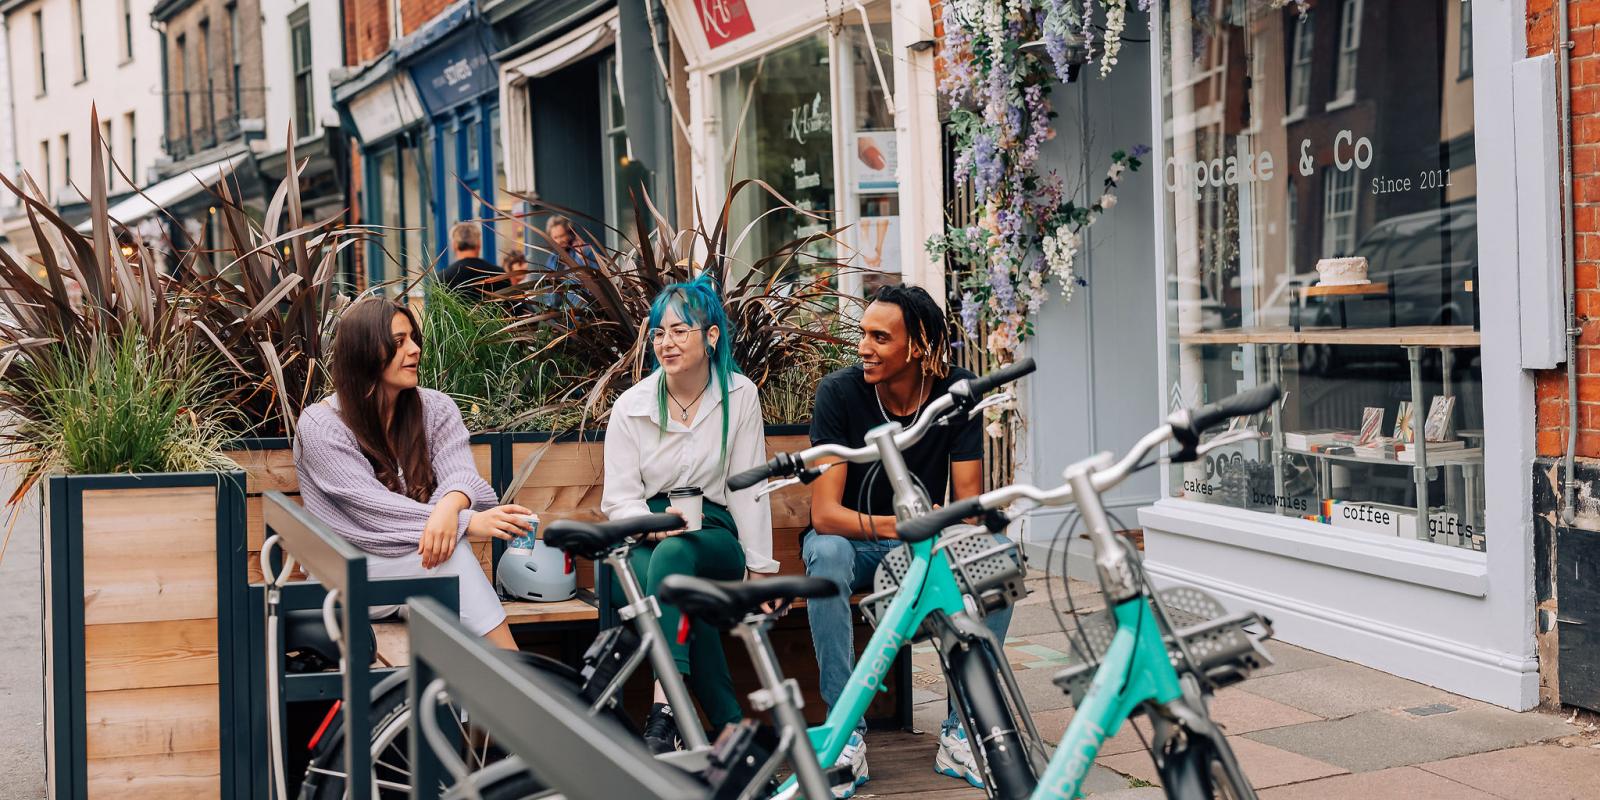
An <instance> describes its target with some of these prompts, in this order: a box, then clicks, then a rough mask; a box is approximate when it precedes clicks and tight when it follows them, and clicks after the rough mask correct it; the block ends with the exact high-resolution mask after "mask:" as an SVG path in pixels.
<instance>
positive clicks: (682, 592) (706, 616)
mask: <svg viewBox="0 0 1600 800" xmlns="http://www.w3.org/2000/svg"><path fill="white" fill-rule="evenodd" d="M656 594H657V595H658V596H659V597H660V598H661V600H662V602H666V603H671V604H673V605H675V606H677V607H678V608H679V609H680V610H682V611H683V613H685V614H687V615H689V616H691V617H694V618H695V619H701V620H705V621H706V622H709V623H711V625H712V626H713V627H715V628H718V629H721V630H727V629H729V628H732V627H733V626H734V625H736V624H738V623H739V621H740V620H742V619H744V618H745V615H747V614H750V613H751V612H753V611H756V610H757V609H759V608H760V607H761V604H762V603H768V602H771V601H773V600H793V599H795V598H800V597H804V598H813V597H830V596H838V594H839V586H838V584H835V583H834V582H833V581H830V580H827V579H826V578H817V577H812V576H810V575H785V576H781V577H776V578H761V579H758V580H753V581H711V580H706V579H705V578H696V577H694V576H692V575H668V576H667V577H666V579H664V580H663V581H661V588H660V589H659V590H658V591H657V592H656Z"/></svg>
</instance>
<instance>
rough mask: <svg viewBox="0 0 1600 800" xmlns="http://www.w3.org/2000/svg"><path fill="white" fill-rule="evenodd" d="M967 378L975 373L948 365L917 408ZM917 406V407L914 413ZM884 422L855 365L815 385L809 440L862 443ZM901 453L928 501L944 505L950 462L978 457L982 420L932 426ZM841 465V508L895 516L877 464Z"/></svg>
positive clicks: (849, 444) (871, 391) (901, 420)
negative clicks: (924, 490) (865, 489)
mask: <svg viewBox="0 0 1600 800" xmlns="http://www.w3.org/2000/svg"><path fill="white" fill-rule="evenodd" d="M971 377H974V376H973V374H972V373H971V372H968V371H966V370H964V369H961V368H960V367H951V368H950V374H949V375H947V376H945V377H943V378H940V379H938V380H937V381H934V382H933V389H932V391H930V392H928V399H927V401H925V402H924V403H923V404H922V407H923V408H927V407H928V404H929V403H931V402H933V401H934V400H936V399H938V398H939V397H940V396H941V395H943V394H944V393H945V392H947V391H949V389H950V385H951V384H953V383H955V382H956V381H959V380H961V379H962V378H971ZM921 411H922V409H918V413H921ZM889 419H892V420H894V421H895V422H898V423H900V424H901V425H902V426H904V427H910V426H911V423H912V422H913V421H914V420H915V416H908V417H898V416H894V415H892V414H891V415H889ZM886 421H887V420H885V418H884V411H882V410H880V407H879V404H878V400H877V398H876V397H875V396H874V389H873V387H871V386H869V385H867V381H866V379H865V378H864V377H862V375H861V366H860V365H859V364H858V365H856V366H852V367H845V368H844V369H841V370H839V371H838V372H835V373H833V374H831V375H829V376H827V377H825V378H823V379H822V382H821V383H818V384H817V404H816V408H815V409H814V411H813V412H812V416H811V443H812V444H813V445H818V444H838V445H844V446H845V447H861V446H862V445H864V444H866V443H867V431H869V430H872V429H873V428H876V427H878V426H879V425H882V424H884V423H885V422H886ZM904 455H905V459H906V466H907V467H910V469H911V472H912V474H913V475H915V476H916V477H917V479H918V480H920V481H922V485H923V487H924V488H926V489H927V490H928V496H929V497H930V498H932V500H933V502H935V503H939V504H943V503H944V499H945V487H946V484H948V483H949V480H950V462H952V461H977V460H979V459H982V458H983V424H982V421H981V420H970V421H968V422H967V423H965V424H963V425H954V426H949V427H945V426H940V427H937V428H933V429H931V430H929V431H928V434H927V435H926V436H924V437H922V441H920V442H917V443H916V444H915V445H913V446H912V447H911V448H910V449H909V450H906V451H905V453H904ZM843 468H844V469H846V470H847V472H846V474H845V481H844V497H843V498H841V499H842V504H843V505H844V507H845V508H848V509H850V510H851V511H857V512H860V513H864V514H872V515H880V516H894V491H893V489H892V488H891V487H890V486H889V479H888V478H887V477H886V476H885V475H884V474H883V470H882V468H881V467H879V466H878V465H876V464H846V465H844V467H843ZM834 469H840V467H834ZM869 476H871V477H872V480H871V483H870V487H869V488H868V490H867V491H866V492H865V493H863V491H862V486H863V484H866V483H867V478H868V477H869Z"/></svg>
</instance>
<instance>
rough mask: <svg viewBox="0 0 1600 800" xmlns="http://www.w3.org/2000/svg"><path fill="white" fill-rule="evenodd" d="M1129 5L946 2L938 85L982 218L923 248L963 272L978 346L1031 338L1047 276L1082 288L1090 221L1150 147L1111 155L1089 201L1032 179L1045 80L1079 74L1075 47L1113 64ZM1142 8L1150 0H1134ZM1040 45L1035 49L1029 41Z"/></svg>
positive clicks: (1108, 0) (1051, 180)
mask: <svg viewBox="0 0 1600 800" xmlns="http://www.w3.org/2000/svg"><path fill="white" fill-rule="evenodd" d="M1128 2H1129V0H1081V2H1077V1H1076V0H946V1H945V4H944V30H945V33H944V40H943V58H944V62H945V69H944V73H943V76H942V77H941V79H940V85H939V89H940V92H941V93H942V94H943V95H944V96H945V97H946V98H947V99H948V100H949V102H950V103H951V105H952V106H953V108H952V109H951V111H950V114H949V123H950V127H951V130H952V132H953V133H954V135H955V137H956V142H957V155H956V162H955V168H954V172H955V175H956V178H957V179H958V180H962V181H965V182H967V183H968V184H969V185H970V186H971V187H972V191H973V196H974V197H975V198H976V199H977V201H978V202H979V203H980V206H981V208H982V209H983V210H982V213H981V214H980V215H979V218H978V220H977V221H976V222H975V223H973V224H971V225H967V226H964V227H958V226H951V227H949V228H947V229H946V230H945V232H944V234H942V235H939V236H934V237H932V238H931V239H929V240H928V243H927V249H928V252H929V254H930V255H932V256H933V257H935V258H940V257H943V256H946V255H948V256H949V257H950V258H951V259H952V260H953V261H954V262H955V263H956V264H957V265H958V266H959V267H960V268H961V269H960V272H961V274H962V275H963V278H962V280H961V282H960V285H959V291H960V296H959V299H958V307H959V312H960V316H961V321H962V325H963V327H964V328H965V329H966V331H967V335H968V338H969V339H972V340H974V341H975V340H976V339H977V336H978V331H979V321H980V320H982V321H983V322H985V323H987V326H986V327H987V328H988V331H989V335H988V338H987V340H986V341H984V342H983V343H982V345H983V346H984V347H985V348H986V349H987V350H989V351H990V352H991V353H994V354H995V355H997V356H999V357H1000V359H1001V360H1003V361H1009V360H1010V359H1011V358H1012V357H1013V356H1014V354H1015V352H1016V350H1017V348H1018V346H1020V345H1021V344H1022V342H1023V341H1024V340H1026V339H1027V338H1028V337H1029V336H1030V335H1032V333H1033V321H1032V318H1033V317H1034V316H1035V315H1037V314H1038V313H1039V310H1040V308H1042V307H1043V305H1044V302H1045V299H1046V297H1047V296H1048V295H1047V291H1046V285H1047V284H1048V283H1049V282H1050V281H1051V280H1054V281H1055V283H1056V285H1057V286H1058V287H1060V291H1061V294H1062V296H1063V297H1064V298H1070V297H1071V295H1072V292H1073V289H1074V288H1075V287H1077V286H1079V285H1085V283H1084V281H1083V280H1082V279H1081V278H1080V277H1078V276H1077V274H1076V272H1075V271H1074V268H1073V267H1074V262H1075V261H1076V258H1077V256H1078V254H1079V252H1080V251H1081V248H1082V243H1083V240H1082V233H1083V230H1084V229H1085V228H1087V227H1088V226H1090V225H1092V224H1094V222H1095V220H1096V219H1098V218H1099V216H1100V215H1101V214H1103V213H1105V212H1106V211H1108V210H1110V209H1111V207H1112V206H1114V205H1116V202H1117V196H1116V189H1117V184H1118V182H1119V181H1120V180H1121V179H1122V176H1123V174H1124V173H1125V172H1127V171H1131V170H1137V169H1138V168H1139V167H1140V165H1141V162H1140V158H1141V157H1143V156H1144V155H1145V154H1146V153H1148V151H1149V149H1148V148H1146V147H1143V146H1140V147H1135V148H1133V149H1132V150H1131V151H1121V150H1119V151H1117V152H1116V153H1113V154H1112V163H1111V166H1110V169H1108V170H1107V172H1106V177H1105V179H1104V180H1103V182H1102V186H1101V194H1100V196H1099V197H1098V198H1097V199H1095V200H1094V201H1093V202H1089V203H1079V202H1077V201H1075V200H1072V199H1068V198H1067V197H1066V194H1067V192H1066V188H1065V187H1064V185H1063V183H1062V180H1061V177H1060V176H1059V175H1057V174H1056V173H1055V172H1053V171H1052V172H1050V173H1048V174H1045V175H1040V174H1038V172H1037V170H1036V169H1035V166H1036V164H1037V163H1038V160H1039V147H1040V145H1041V144H1043V143H1044V142H1046V141H1048V140H1050V139H1052V138H1054V137H1055V131H1054V130H1053V129H1052V128H1051V126H1050V120H1051V118H1052V117H1054V116H1055V114H1054V113H1053V112H1052V111H1051V110H1050V102H1049V99H1048V97H1047V95H1048V94H1049V86H1050V83H1051V81H1052V80H1061V81H1063V82H1065V81H1069V80H1071V79H1072V78H1073V77H1074V76H1075V75H1076V69H1077V66H1076V64H1075V63H1074V61H1075V59H1074V55H1075V54H1083V53H1087V54H1088V60H1089V61H1091V62H1092V61H1093V60H1095V59H1096V58H1098V60H1099V62H1100V67H1099V68H1100V74H1101V76H1102V77H1104V76H1105V75H1108V74H1109V73H1110V71H1111V69H1112V68H1113V67H1115V66H1116V63H1117V54H1118V52H1120V50H1121V47H1122V32H1123V27H1124V25H1125V24H1126V20H1127V6H1128ZM1137 2H1138V6H1139V8H1140V9H1141V10H1148V7H1149V5H1150V3H1151V0H1137ZM1097 6H1098V7H1103V8H1104V9H1105V11H1106V14H1105V23H1106V25H1105V29H1104V31H1103V33H1102V34H1101V39H1100V42H1099V48H1098V54H1096V53H1095V45H1096V42H1095V33H1096V28H1095V26H1094V24H1093V20H1094V19H1095V12H1096V10H1097V8H1096V7H1097ZM1033 41H1038V42H1040V43H1042V44H1043V49H1044V55H1043V56H1041V55H1038V54H1037V53H1036V51H1035V50H1034V49H1032V48H1031V47H1025V46H1023V45H1024V43H1026V42H1033Z"/></svg>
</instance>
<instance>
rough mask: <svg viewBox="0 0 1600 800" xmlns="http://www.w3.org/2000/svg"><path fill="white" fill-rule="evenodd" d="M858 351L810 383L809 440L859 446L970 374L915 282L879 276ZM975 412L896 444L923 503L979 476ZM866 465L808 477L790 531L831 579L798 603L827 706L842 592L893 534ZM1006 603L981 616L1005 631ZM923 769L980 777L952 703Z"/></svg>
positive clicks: (838, 659)
mask: <svg viewBox="0 0 1600 800" xmlns="http://www.w3.org/2000/svg"><path fill="white" fill-rule="evenodd" d="M856 354H857V355H858V356H860V357H861V363H860V364H857V365H855V366H850V367H845V368H844V369H841V370H839V371H837V372H834V373H832V374H831V375H828V376H827V377H825V378H823V379H822V380H821V381H820V382H819V383H818V384H817V402H816V407H815V409H814V411H813V413H812V417H811V443H812V444H813V445H819V444H837V445H843V446H845V447H861V446H862V445H864V444H866V436H867V431H869V430H871V429H873V428H876V427H878V426H879V425H884V424H887V423H888V422H890V421H894V422H898V423H900V424H901V425H902V426H904V427H907V428H909V427H911V425H912V424H913V423H914V422H915V421H916V419H917V417H918V416H920V415H921V414H922V412H923V410H924V409H926V408H927V406H928V403H929V402H930V401H932V400H935V399H937V398H938V397H939V396H940V395H942V394H945V393H946V392H948V391H949V390H950V386H951V384H953V383H955V382H956V381H958V380H961V379H963V378H972V377H973V374H972V373H971V372H968V371H966V370H964V369H961V368H960V367H955V366H952V365H951V364H950V361H949V357H950V328H949V323H948V322H946V320H945V316H944V312H943V311H942V310H940V308H939V306H938V304H936V303H935V302H934V301H933V298H932V297H931V296H930V295H929V294H928V292H927V291H926V290H924V289H921V288H919V287H915V286H896V285H890V286H884V287H882V288H880V289H879V290H878V292H877V293H876V294H875V295H874V296H873V301H872V303H871V304H870V305H868V306H867V308H866V311H864V312H863V313H862V315H861V342H860V343H859V344H858V345H856ZM981 425H982V423H981V421H980V420H968V421H966V422H965V423H962V424H958V425H951V426H943V427H936V428H933V429H931V430H929V431H928V433H927V435H926V436H924V437H923V438H922V441H920V442H917V444H916V445H915V446H913V447H911V448H909V449H907V450H906V451H905V460H906V466H907V467H908V468H910V470H911V473H912V475H913V476H915V477H916V479H917V482H918V483H920V484H921V485H922V486H924V487H926V489H927V490H928V493H929V494H930V495H931V499H932V501H933V502H934V503H942V502H944V498H945V487H946V486H949V487H950V500H951V501H955V500H962V499H965V498H968V497H972V496H974V495H976V494H978V493H979V492H980V491H981V490H982V488H983V460H982V459H983V430H982V427H981ZM875 469H876V468H875V467H864V466H862V465H859V464H846V465H844V468H843V469H830V470H828V471H827V472H824V473H822V476H821V477H819V478H817V479H816V480H815V481H813V482H812V484H811V530H809V531H807V532H806V533H805V534H804V535H803V538H802V540H801V550H800V552H801V556H802V557H803V558H804V559H805V562H806V573H807V574H809V575H817V576H821V577H824V578H827V579H829V580H831V581H833V582H834V583H836V584H838V586H839V594H838V596H837V597H829V598H814V599H812V600H810V601H809V602H808V603H807V606H806V610H807V612H808V615H807V616H808V618H809V620H810V622H811V639H812V644H813V645H814V646H815V648H816V651H817V667H818V670H819V672H820V679H821V684H822V699H823V700H825V701H826V702H827V703H828V706H829V707H830V708H831V707H832V706H833V705H834V704H835V703H837V702H839V696H840V695H841V694H843V693H844V687H845V684H846V683H847V682H848V681H849V679H850V671H851V669H852V668H853V667H854V666H855V660H856V651H855V642H854V629H853V628H852V626H851V622H850V593H851V592H852V591H863V590H865V589H867V588H868V587H870V586H871V585H872V580H873V575H875V574H876V572H877V568H878V564H879V563H880V562H882V561H883V558H884V556H886V555H888V554H889V551H891V550H894V549H895V548H897V547H899V546H900V543H899V542H898V541H897V538H898V537H897V536H896V534H895V517H894V493H893V490H892V488H891V487H890V486H889V481H888V480H887V479H885V478H883V477H882V475H881V473H880V474H879V475H878V476H877V477H876V478H875V479H874V478H873V477H872V476H873V473H874V471H875ZM1010 621H1011V609H1010V608H1006V609H1004V610H1001V611H997V612H994V613H991V614H989V615H988V616H987V617H985V618H984V623H985V624H986V625H988V626H989V629H990V630H991V631H993V632H994V634H995V637H996V638H997V639H998V640H999V641H1001V642H1004V641H1005V637H1006V627H1007V626H1008V625H1009V624H1010ZM864 730H865V726H858V728H857V730H856V732H855V733H853V734H852V735H851V736H850V741H849V742H848V743H847V744H846V745H845V749H844V751H843V752H842V753H841V754H840V756H839V763H838V765H844V764H849V765H850V767H851V771H852V772H853V774H854V777H855V780H854V781H853V782H851V781H846V782H845V783H842V784H840V785H838V786H835V787H833V793H834V796H835V797H841V798H843V797H850V796H852V795H854V794H855V790H856V787H858V786H860V785H861V784H863V783H865V782H866V781H867V779H868V777H869V775H870V773H869V772H868V771H867V755H866V751H867V746H866V740H865V739H863V738H862V734H863V731H864ZM934 769H935V770H936V771H938V772H939V773H940V774H942V775H947V776H950V777H959V778H965V779H966V781H967V782H968V783H970V784H972V785H973V786H975V787H980V788H981V787H982V785H983V778H982V775H981V774H980V773H979V771H978V769H977V765H976V763H975V761H974V759H973V756H972V748H971V746H970V745H969V744H968V742H967V738H966V735H965V733H964V732H963V730H962V729H961V727H960V726H959V725H958V724H957V720H956V713H955V709H954V708H953V707H952V708H951V710H950V714H949V716H948V717H947V718H946V719H945V721H944V724H943V726H942V728H941V730H940V735H939V752H938V754H937V755H936V756H935V760H934Z"/></svg>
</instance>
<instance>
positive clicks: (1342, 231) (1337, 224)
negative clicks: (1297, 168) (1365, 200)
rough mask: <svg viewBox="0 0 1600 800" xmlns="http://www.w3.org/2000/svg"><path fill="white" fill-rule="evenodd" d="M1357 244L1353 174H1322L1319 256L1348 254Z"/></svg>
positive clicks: (1328, 171)
mask: <svg viewBox="0 0 1600 800" xmlns="http://www.w3.org/2000/svg"><path fill="white" fill-rule="evenodd" d="M1355 243H1356V176H1355V172H1354V171H1353V170H1341V169H1336V168H1334V167H1325V168H1323V170H1322V255H1323V256H1325V257H1329V258H1334V257H1338V256H1345V255H1349V254H1350V249H1351V248H1352V247H1353V246H1354V245H1355Z"/></svg>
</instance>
